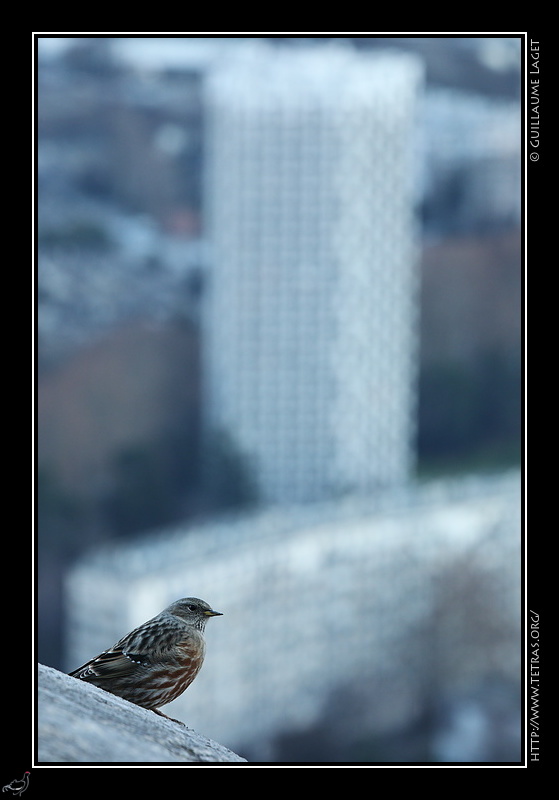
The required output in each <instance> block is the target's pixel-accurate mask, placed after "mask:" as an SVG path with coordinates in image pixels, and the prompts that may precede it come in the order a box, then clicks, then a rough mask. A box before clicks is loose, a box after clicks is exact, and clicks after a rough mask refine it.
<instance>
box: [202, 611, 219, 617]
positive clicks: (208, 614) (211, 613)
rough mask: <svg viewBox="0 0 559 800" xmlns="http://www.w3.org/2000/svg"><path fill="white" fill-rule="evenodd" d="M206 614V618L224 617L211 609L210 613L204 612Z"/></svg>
mask: <svg viewBox="0 0 559 800" xmlns="http://www.w3.org/2000/svg"><path fill="white" fill-rule="evenodd" d="M204 614H205V615H206V617H222V616H223V614H222V612H221V611H212V610H211V609H210V610H209V611H204Z"/></svg>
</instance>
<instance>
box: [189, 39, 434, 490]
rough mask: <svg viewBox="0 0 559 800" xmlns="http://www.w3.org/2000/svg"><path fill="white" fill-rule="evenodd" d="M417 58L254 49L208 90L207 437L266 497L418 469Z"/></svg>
mask: <svg viewBox="0 0 559 800" xmlns="http://www.w3.org/2000/svg"><path fill="white" fill-rule="evenodd" d="M420 86H421V68H420V65H419V63H418V62H417V61H416V60H415V59H414V58H412V57H409V56H407V55H403V54H402V55H400V54H394V55H376V56H374V55H361V54H359V53H356V52H355V51H351V50H347V51H346V50H340V51H338V50H334V51H330V50H326V51H311V52H305V51H298V50H295V51H293V50H289V51H287V50H285V51H284V50H279V51H278V50H273V51H268V50H267V49H261V50H257V51H255V52H254V53H251V54H247V55H246V56H245V57H244V58H240V57H237V58H235V59H234V60H228V61H227V62H226V63H224V64H223V65H221V66H219V67H216V68H215V69H214V70H213V71H212V72H211V74H210V75H209V76H208V78H207V83H206V91H205V98H206V126H207V128H206V165H207V167H206V169H207V175H206V220H207V225H208V238H209V241H210V247H211V252H212V259H211V270H210V277H209V287H208V293H207V303H206V308H205V312H204V315H205V316H204V347H205V352H204V359H203V363H204V370H205V380H206V383H205V386H206V398H205V406H206V411H207V417H206V422H207V426H208V428H209V429H210V430H215V431H220V432H225V433H227V434H228V436H229V437H230V438H231V439H232V440H233V441H234V443H235V446H236V447H237V448H238V449H239V451H240V452H241V453H242V454H243V456H244V457H245V458H246V459H247V460H248V463H249V464H250V466H251V468H252V470H253V474H254V476H255V478H256V480H257V482H258V488H259V491H260V493H261V495H262V497H263V499H265V500H266V501H271V502H280V503H285V502H301V501H303V502H304V501H311V500H319V499H324V498H327V497H331V496H335V495H337V494H342V493H346V492H353V493H360V492H368V491H371V490H373V489H374V488H376V487H378V486H386V485H392V484H399V483H402V482H404V481H405V480H406V479H407V477H408V476H409V473H410V469H411V468H412V465H413V451H414V443H413V440H414V409H415V362H416V311H415V306H416V283H417V263H416V232H415V221H414V210H413V205H414V190H415V182H414V173H415V165H414V145H413V139H414V135H415V134H416V128H415V111H416V99H417V97H418V93H419V91H420Z"/></svg>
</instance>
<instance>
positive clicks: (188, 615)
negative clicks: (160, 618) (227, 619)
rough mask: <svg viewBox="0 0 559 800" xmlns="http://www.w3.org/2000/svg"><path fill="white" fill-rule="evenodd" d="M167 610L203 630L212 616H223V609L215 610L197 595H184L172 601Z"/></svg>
mask: <svg viewBox="0 0 559 800" xmlns="http://www.w3.org/2000/svg"><path fill="white" fill-rule="evenodd" d="M167 611H168V612H169V614H173V615H174V616H175V617H179V619H182V620H184V621H185V622H188V623H189V624H190V625H194V626H195V627H196V628H198V629H199V630H201V631H203V630H204V628H205V627H206V622H207V621H208V619H209V618H210V617H221V616H222V614H221V611H214V610H213V609H212V608H211V606H209V605H208V604H207V603H206V602H204V600H199V599H198V598H197V597H183V598H182V599H181V600H177V601H175V602H174V603H171V605H170V606H169V607H168V608H167Z"/></svg>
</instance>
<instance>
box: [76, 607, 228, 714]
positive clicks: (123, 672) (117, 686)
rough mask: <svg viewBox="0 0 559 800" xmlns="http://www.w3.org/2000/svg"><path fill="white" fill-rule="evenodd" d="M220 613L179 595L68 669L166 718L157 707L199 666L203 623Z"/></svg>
mask: <svg viewBox="0 0 559 800" xmlns="http://www.w3.org/2000/svg"><path fill="white" fill-rule="evenodd" d="M219 616H221V612H220V611H213V610H212V609H211V608H210V606H209V605H208V604H207V603H205V602H204V601H203V600H199V599H198V598H197V597H183V598H182V600H177V601H176V602H175V603H171V605H170V606H168V607H167V608H166V609H165V610H164V611H162V612H161V613H160V614H158V615H157V616H156V617H153V619H150V620H148V621H147V622H144V624H143V625H140V627H139V628H135V629H134V630H133V631H131V633H129V634H127V635H126V636H124V637H123V638H122V639H121V640H120V641H118V642H117V643H116V644H115V645H113V647H111V648H110V649H109V650H105V652H104V653H101V655H99V656H97V657H96V658H92V659H91V661H88V662H87V663H86V664H84V665H83V666H81V667H79V668H78V669H75V670H74V671H73V672H70V673H69V674H70V675H72V676H73V677H74V678H79V679H80V680H82V681H87V682H88V683H93V684H95V686H100V687H101V688H102V689H106V690H107V691H108V692H112V694H116V695H118V696H119V697H124V698H125V699H126V700H129V701H130V702H131V703H136V705H138V706H142V707H143V708H149V709H151V711H155V713H156V714H159V715H160V716H162V717H166V716H167V715H166V714H163V713H162V712H161V711H158V708H159V707H160V706H164V705H166V704H167V703H170V702H171V701H172V700H175V699H176V698H177V697H178V696H179V695H181V694H182V693H183V692H184V690H185V689H186V688H187V687H188V686H190V684H191V683H192V681H193V680H194V678H195V677H196V675H197V674H198V672H199V671H200V667H201V666H202V663H203V661H204V654H205V650H206V644H205V641H204V629H205V627H206V622H207V621H208V619H209V618H210V617H219ZM167 719H170V717H167ZM174 721H175V722H178V720H174Z"/></svg>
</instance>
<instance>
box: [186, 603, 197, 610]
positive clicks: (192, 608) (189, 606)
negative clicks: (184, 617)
mask: <svg viewBox="0 0 559 800" xmlns="http://www.w3.org/2000/svg"><path fill="white" fill-rule="evenodd" d="M187 608H188V610H189V611H196V606H195V605H194V603H189V605H188V606H187Z"/></svg>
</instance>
